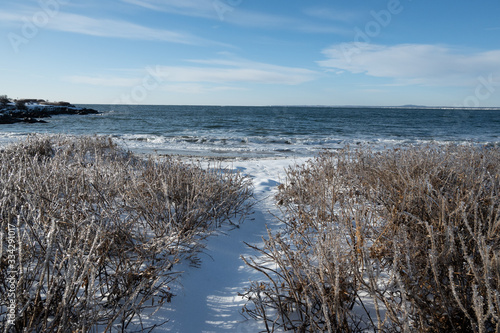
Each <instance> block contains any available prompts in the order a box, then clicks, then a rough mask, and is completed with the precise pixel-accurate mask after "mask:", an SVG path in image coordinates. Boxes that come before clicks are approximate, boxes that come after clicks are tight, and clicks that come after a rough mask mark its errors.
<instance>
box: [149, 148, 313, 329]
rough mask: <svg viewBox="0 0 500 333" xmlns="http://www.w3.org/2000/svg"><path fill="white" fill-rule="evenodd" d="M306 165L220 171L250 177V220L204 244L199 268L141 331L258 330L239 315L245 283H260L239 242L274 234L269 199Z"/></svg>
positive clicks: (264, 163)
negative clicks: (293, 169)
mask: <svg viewBox="0 0 500 333" xmlns="http://www.w3.org/2000/svg"><path fill="white" fill-rule="evenodd" d="M305 160H306V159H305V158H300V159H293V158H290V159H261V160H244V161H233V162H226V163H225V166H227V167H228V168H232V169H237V170H240V171H241V172H242V173H244V174H246V175H249V176H251V177H252V179H253V182H254V186H255V189H254V191H255V198H256V200H257V201H258V204H257V205H256V206H255V207H254V214H252V215H251V216H249V217H248V218H247V219H246V220H245V221H244V223H243V224H241V225H240V227H239V228H234V229H232V230H231V229H229V228H227V229H226V230H223V231H222V232H220V233H219V234H218V235H215V236H211V237H210V238H209V239H208V240H207V247H206V249H205V251H204V253H203V254H202V255H201V258H202V263H201V266H200V267H198V268H196V267H185V269H186V270H185V273H184V274H183V275H182V277H181V279H180V280H179V282H180V283H181V284H182V287H179V288H178V289H177V288H176V289H174V293H175V294H176V295H177V296H176V297H174V298H173V300H172V303H170V304H166V305H165V306H164V307H163V308H162V309H161V310H160V311H159V312H157V313H156V314H154V315H153V316H151V317H150V318H143V319H145V322H144V324H145V326H151V325H154V324H159V323H162V322H165V321H167V320H169V322H168V323H166V324H165V325H163V326H162V327H160V328H157V329H155V330H154V332H182V333H190V332H196V333H198V332H234V333H246V332H248V333H250V332H252V333H255V332H259V331H261V330H262V329H263V324H262V323H257V322H255V321H253V320H245V317H243V316H242V315H241V308H242V307H243V305H244V304H245V303H244V300H243V299H242V298H241V297H239V296H238V293H241V292H243V291H244V290H245V288H246V287H247V286H248V285H249V281H251V280H254V279H255V280H257V279H261V278H262V277H261V276H260V275H259V274H258V273H256V272H255V271H253V270H252V269H250V268H248V267H247V266H245V264H244V263H243V261H242V260H241V259H240V257H241V256H242V255H243V256H247V257H248V256H255V255H256V253H255V252H254V251H252V250H251V249H249V248H248V247H247V246H246V245H245V244H244V242H247V243H249V244H259V243H260V242H261V241H262V236H265V235H266V234H267V232H266V225H267V226H268V227H269V228H272V229H273V228H274V229H276V228H279V227H280V226H279V222H278V221H277V220H276V218H275V217H273V213H277V210H276V207H275V206H274V200H273V196H274V193H275V191H276V186H277V185H278V184H279V183H280V181H281V180H283V177H284V169H285V168H286V167H287V166H289V165H291V164H302V163H303V162H304V161H305Z"/></svg>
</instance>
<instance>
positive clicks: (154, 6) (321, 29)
mask: <svg viewBox="0 0 500 333" xmlns="http://www.w3.org/2000/svg"><path fill="white" fill-rule="evenodd" d="M122 1H123V2H126V3H129V4H132V5H137V6H140V7H143V8H147V9H150V10H154V11H162V12H166V13H171V14H177V15H183V16H189V17H201V18H205V19H211V20H216V21H221V22H222V21H223V22H226V23H230V24H232V25H237V26H243V27H250V28H259V29H267V28H271V29H283V30H295V31H302V32H308V33H332V34H347V33H349V31H348V30H347V29H342V28H338V27H335V26H332V25H331V24H328V25H325V24H318V23H316V22H313V21H311V20H304V19H300V18H293V17H286V16H283V15H274V14H268V13H262V12H257V11H251V10H246V9H245V8H244V6H243V5H242V4H241V3H243V1H241V2H238V1H236V2H234V5H231V2H226V1H223V0H185V1H182V0H122ZM309 16H310V15H309Z"/></svg>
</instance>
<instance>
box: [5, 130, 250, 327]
mask: <svg viewBox="0 0 500 333" xmlns="http://www.w3.org/2000/svg"><path fill="white" fill-rule="evenodd" d="M0 193H1V196H0V219H1V233H2V234H1V236H2V237H1V238H2V246H1V247H0V318H2V321H1V322H0V330H1V331H7V332H75V331H78V332H97V331H99V332H103V331H127V330H129V329H132V328H133V330H134V331H141V330H144V331H149V330H151V329H152V328H154V327H145V326H144V325H143V324H142V321H141V318H142V315H143V313H144V311H145V310H148V312H149V313H151V312H152V311H154V310H155V309H156V310H157V309H159V308H160V307H161V306H162V304H164V303H165V302H171V301H173V298H174V296H175V295H173V294H172V292H171V286H172V284H174V283H176V278H177V277H178V276H179V274H180V272H178V271H177V270H176V266H177V264H178V263H181V262H183V261H186V260H188V262H189V261H192V262H193V263H196V262H197V259H196V256H197V254H198V253H199V251H200V250H201V249H202V247H203V239H204V238H205V237H207V236H208V235H209V234H210V233H211V232H213V231H214V230H216V229H217V228H218V227H220V226H221V225H222V224H224V223H237V222H238V219H239V218H241V217H242V216H244V215H245V214H246V213H248V211H249V208H250V201H249V199H250V198H251V196H252V186H251V182H250V181H249V179H248V178H247V177H244V176H242V175H240V174H238V173H232V172H229V171H225V170H221V169H202V168H201V167H199V166H197V165H193V164H185V163H181V162H179V161H177V160H175V159H172V158H169V157H162V158H156V157H148V158H145V157H138V156H135V155H133V154H131V153H129V152H127V151H124V150H123V149H120V148H119V147H117V146H116V145H115V144H114V143H113V142H112V141H111V139H109V138H106V137H67V136H32V137H29V138H28V139H27V140H25V141H23V142H20V143H17V144H14V145H11V146H9V147H7V148H4V149H3V150H2V151H1V152H0ZM11 234H12V235H15V238H13V237H10V236H9V235H11ZM9 237H10V238H9ZM11 243H14V244H13V245H14V246H15V248H12V247H9V245H12V244H11ZM10 255H14V256H10ZM12 271H15V272H14V273H12ZM174 300H175V298H174ZM11 303H13V304H15V316H14V317H11V318H13V320H12V321H11V322H9V321H8V320H7V319H8V318H9V317H7V315H8V314H9V313H10V312H9V311H10V310H9V308H8V307H7V305H8V304H11ZM158 324H161V323H158Z"/></svg>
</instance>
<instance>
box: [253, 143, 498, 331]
mask: <svg viewBox="0 0 500 333" xmlns="http://www.w3.org/2000/svg"><path fill="white" fill-rule="evenodd" d="M499 168H500V151H499V149H498V148H497V147H476V146H470V147H462V146H446V147H440V146H426V147H412V148H408V149H394V150H387V151H383V152H372V151H370V150H367V149H361V150H358V151H344V152H341V153H338V154H324V155H321V156H319V157H318V158H316V159H315V160H313V161H310V162H309V163H306V164H305V165H303V166H299V167H292V168H290V169H289V170H287V177H286V181H285V183H284V184H283V185H281V186H280V191H279V193H278V195H277V200H278V203H279V204H280V205H282V206H283V212H284V217H283V222H284V223H285V225H286V228H285V230H284V231H283V232H281V233H275V234H272V233H269V235H268V238H267V239H265V240H264V242H265V243H264V244H265V245H264V246H263V247H261V248H259V249H257V250H258V251H259V252H260V254H261V256H260V258H253V259H245V260H246V262H247V263H248V264H249V265H250V266H252V267H254V268H255V269H257V270H259V271H262V272H263V273H265V274H266V279H267V281H266V280H264V281H263V282H255V283H254V284H253V286H252V288H250V289H249V290H248V291H247V292H246V294H245V295H246V297H247V298H248V299H249V300H250V302H249V304H248V305H247V307H246V308H245V310H246V312H247V313H248V314H249V315H250V316H252V317H255V318H259V319H264V320H266V322H267V324H268V326H267V327H268V331H274V330H275V329H276V328H277V327H281V328H285V329H289V330H294V331H297V332H303V331H304V332H305V331H314V332H317V331H328V332H333V331H344V332H349V331H362V330H374V331H388V332H391V331H404V332H415V331H416V332H443V331H455V332H458V331H461V332H495V331H498V330H500V317H499V316H500V298H499V296H498V295H499V290H500V265H499V263H500V257H499V255H500V235H499V227H500V199H499V191H500V175H499V174H500V173H499Z"/></svg>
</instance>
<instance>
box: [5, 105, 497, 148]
mask: <svg viewBox="0 0 500 333" xmlns="http://www.w3.org/2000/svg"><path fill="white" fill-rule="evenodd" d="M81 106H83V105H81ZM85 107H90V108H94V109H97V110H99V111H101V112H102V113H101V114H99V115H86V116H76V115H59V116H53V117H52V118H50V119H47V121H48V122H49V123H47V124H22V123H19V124H12V125H0V144H6V143H9V142H13V141H15V140H18V139H20V138H23V137H25V136H26V135H28V134H30V133H50V134H54V133H63V134H76V135H79V134H87V135H89V134H100V135H109V136H111V137H113V138H114V140H116V141H117V142H118V143H119V144H121V145H123V146H124V147H126V148H127V149H130V150H132V151H137V152H145V153H154V152H156V153H158V154H183V155H195V156H216V157H281V156H283V157H286V156H312V155H315V154H317V153H318V152H320V151H323V150H335V149H339V148H343V147H345V146H347V145H349V146H356V145H369V146H370V147H372V148H373V149H383V148H390V147H395V146H406V145H411V144H421V143H438V144H444V143H457V144H488V145H494V146H500V108H489V109H453V108H418V107H400V108H397V107H390V108H381V107H285V106H273V107H242V106H150V105H147V106H146V105H85Z"/></svg>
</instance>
